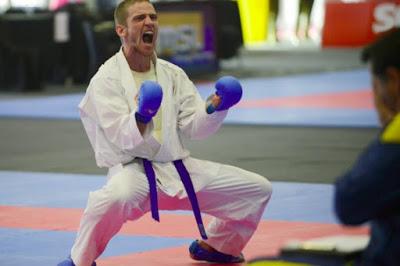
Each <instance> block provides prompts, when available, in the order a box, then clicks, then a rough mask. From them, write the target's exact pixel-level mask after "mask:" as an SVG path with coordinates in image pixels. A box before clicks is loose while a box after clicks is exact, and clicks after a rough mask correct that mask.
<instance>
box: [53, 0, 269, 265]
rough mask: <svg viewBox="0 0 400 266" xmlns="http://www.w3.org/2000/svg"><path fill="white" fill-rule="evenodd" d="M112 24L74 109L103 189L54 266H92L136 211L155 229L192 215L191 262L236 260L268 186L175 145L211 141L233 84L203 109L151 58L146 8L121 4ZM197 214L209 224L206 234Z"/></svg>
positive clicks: (177, 73)
mask: <svg viewBox="0 0 400 266" xmlns="http://www.w3.org/2000/svg"><path fill="white" fill-rule="evenodd" d="M115 22H116V32H117V34H118V36H119V37H120V38H121V41H122V48H121V50H120V51H119V52H118V53H116V54H115V55H114V56H113V57H111V58H110V59H109V60H108V61H106V62H105V64H104V65H103V66H101V67H100V69H99V71H98V72H97V73H96V75H95V76H94V77H93V78H92V80H91V82H90V84H89V87H88V89H87V92H86V95H85V97H84V98H83V100H82V101H81V103H80V105H79V109H80V114H81V119H82V122H83V125H84V127H85V130H86V133H87V135H88V137H89V140H90V143H91V145H92V147H93V150H94V152H95V157H96V162H97V165H98V166H99V167H107V168H108V169H109V170H108V180H107V183H106V184H105V186H104V187H103V188H101V189H100V190H97V191H94V192H91V193H90V195H89V200H88V203H87V207H86V210H85V212H84V214H83V217H82V220H81V224H80V228H79V232H78V235H77V238H76V240H75V243H74V245H73V247H72V249H71V254H70V257H69V258H68V259H66V260H65V261H63V262H61V263H60V264H59V265H60V266H66V265H69V266H71V265H77V266H90V265H95V264H96V263H95V260H96V259H97V258H98V257H99V256H100V255H101V254H102V252H103V251H104V249H105V248H106V246H107V243H108V242H109V241H110V240H111V238H112V237H113V236H114V235H116V234H117V233H118V232H119V230H120V229H121V227H122V225H123V224H124V223H125V222H126V221H128V220H132V221H133V220H136V219H139V218H140V217H141V216H142V215H144V214H145V213H146V212H151V215H152V217H153V218H154V219H155V220H160V216H159V213H158V210H159V209H161V210H192V211H193V213H194V218H195V219H194V221H196V223H197V227H198V230H199V234H200V236H201V238H202V239H201V240H197V241H194V242H193V243H192V245H191V246H190V248H189V252H190V256H191V257H192V258H193V259H195V260H204V261H213V262H219V263H232V262H241V261H244V258H243V255H242V253H241V251H242V250H243V248H244V247H245V245H246V244H247V242H248V241H249V240H250V238H251V236H252V235H253V233H254V231H255V230H256V228H257V225H258V223H259V221H260V218H261V216H262V214H263V211H264V209H265V207H266V204H267V202H268V200H269V198H270V196H271V184H270V183H269V182H268V180H267V179H266V178H264V177H262V176H260V175H258V174H255V173H252V172H249V171H245V170H243V169H240V168H237V167H234V166H229V165H223V164H219V163H215V162H210V161H204V160H199V159H195V158H193V157H191V156H190V153H189V151H188V150H187V149H186V148H185V147H184V145H183V143H182V141H181V139H182V138H184V137H186V138H189V139H201V138H205V137H207V136H209V135H212V134H213V133H215V132H216V131H217V130H218V129H219V127H220V126H221V124H222V122H223V120H224V118H225V117H226V115H227V112H228V110H229V108H230V107H232V106H233V105H235V104H236V103H237V102H238V101H239V100H240V98H241V96H242V87H241V85H240V83H239V82H238V81H237V80H236V79H235V78H233V77H223V78H221V79H219V80H218V81H217V83H216V84H215V88H216V92H215V93H214V94H212V95H211V96H210V97H209V98H208V100H207V101H206V102H205V101H203V100H202V99H201V97H200V96H199V94H198V92H197V89H196V88H195V86H194V85H193V83H192V82H191V81H190V80H189V79H188V77H187V75H186V74H185V73H184V72H183V70H182V69H180V68H179V67H177V66H175V65H173V64H171V63H168V62H166V61H164V60H161V59H158V58H157V57H156V54H155V52H154V48H155V42H156V39H157V31H158V22H157V13H156V11H155V9H154V7H153V5H152V4H151V3H150V2H149V1H146V0H124V1H122V2H121V3H120V4H119V5H118V6H117V8H116V10H115ZM200 211H201V212H203V213H207V214H209V215H211V216H212V217H213V219H212V221H211V222H210V224H208V226H207V228H205V226H204V225H203V221H202V217H201V212H200ZM161 219H162V217H161ZM196 223H194V226H196Z"/></svg>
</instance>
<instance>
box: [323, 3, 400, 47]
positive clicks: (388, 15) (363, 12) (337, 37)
mask: <svg viewBox="0 0 400 266" xmlns="http://www.w3.org/2000/svg"><path fill="white" fill-rule="evenodd" d="M394 27H400V0H327V1H326V9H325V25H324V30H323V35H322V46H323V47H359V46H364V45H366V44H368V43H370V42H371V41H373V40H374V39H375V38H376V37H377V36H378V35H379V34H380V33H381V32H384V31H387V30H389V29H391V28H394Z"/></svg>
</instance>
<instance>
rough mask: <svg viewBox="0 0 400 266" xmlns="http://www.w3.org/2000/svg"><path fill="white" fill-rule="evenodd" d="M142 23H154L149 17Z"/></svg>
mask: <svg viewBox="0 0 400 266" xmlns="http://www.w3.org/2000/svg"><path fill="white" fill-rule="evenodd" d="M144 23H145V24H153V23H154V22H153V20H152V19H151V17H150V16H146V18H145V20H144Z"/></svg>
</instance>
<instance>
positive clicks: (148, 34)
mask: <svg viewBox="0 0 400 266" xmlns="http://www.w3.org/2000/svg"><path fill="white" fill-rule="evenodd" d="M127 13H128V16H127V19H126V25H118V26H117V33H118V35H119V36H120V37H121V38H122V40H123V43H124V46H125V48H127V49H129V50H131V51H132V52H134V53H139V54H141V55H143V56H151V55H152V54H153V53H154V49H155V46H156V40H157V33H158V21H157V13H156V11H155V9H154V7H153V5H152V4H150V3H149V2H137V3H134V4H133V5H131V6H129V7H128V9H127Z"/></svg>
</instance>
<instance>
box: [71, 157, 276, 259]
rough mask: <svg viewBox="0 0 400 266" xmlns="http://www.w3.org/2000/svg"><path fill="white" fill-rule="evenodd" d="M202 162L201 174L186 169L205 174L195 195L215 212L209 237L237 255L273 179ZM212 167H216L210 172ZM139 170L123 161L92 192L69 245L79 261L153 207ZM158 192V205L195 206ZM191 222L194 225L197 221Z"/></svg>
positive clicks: (171, 207) (96, 253)
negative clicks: (116, 169)
mask: <svg viewBox="0 0 400 266" xmlns="http://www.w3.org/2000/svg"><path fill="white" fill-rule="evenodd" d="M198 161H200V160H198ZM200 162H201V161H200ZM204 166H205V167H204V168H203V169H202V171H201V176H198V173H196V171H197V170H198V169H195V171H194V172H192V171H191V169H190V168H188V171H189V173H190V175H191V177H192V180H193V179H194V178H202V184H203V185H202V187H201V189H198V188H197V189H196V190H198V191H197V193H196V195H197V199H198V202H199V205H200V209H201V212H202V213H207V214H209V215H211V216H213V219H212V220H211V222H210V223H209V224H208V226H207V230H206V231H207V236H208V240H206V241H205V242H206V243H208V244H209V245H210V246H212V247H214V248H215V249H216V250H218V251H220V252H223V253H227V254H231V255H235V256H237V255H239V254H240V252H241V251H242V250H243V248H244V247H245V245H246V244H247V242H248V241H249V240H250V238H251V236H252V235H253V233H254V232H255V230H256V228H257V225H258V223H259V221H260V219H261V216H262V214H263V212H264V209H265V207H266V205H267V203H268V200H269V199H270V197H271V193H272V187H271V184H270V182H269V181H268V180H267V179H266V178H264V177H262V176H260V175H258V174H255V173H252V172H249V171H246V170H243V169H240V168H237V167H233V166H229V165H223V164H218V163H213V162H207V163H206V164H205V165H204ZM212 168H214V169H218V170H217V171H210V170H209V169H212ZM138 169H139V168H138V164H137V163H136V164H129V165H126V166H124V167H123V169H122V170H121V171H119V172H118V173H116V174H115V175H113V176H111V177H109V180H108V182H107V183H106V185H105V186H104V187H103V188H101V189H99V190H97V191H94V192H91V193H90V194H89V199H88V203H87V207H86V209H85V211H84V213H83V217H82V219H81V224H80V228H79V232H78V235H77V238H76V240H75V243H74V245H73V247H72V250H71V257H72V260H73V261H74V263H75V264H76V265H77V266H90V265H91V264H92V262H93V261H95V260H96V259H97V258H98V257H99V256H100V255H101V254H102V253H103V251H104V249H105V248H106V246H107V244H108V242H109V241H110V240H111V238H112V237H113V236H114V235H116V234H117V233H118V232H119V230H120V229H121V227H122V225H123V224H124V223H125V222H126V221H128V220H132V221H133V220H136V219H139V218H140V217H141V216H142V215H144V214H145V213H147V212H149V211H150V195H149V185H148V181H147V177H146V176H145V174H144V173H143V172H141V171H138ZM155 170H156V175H157V169H155ZM193 181H195V180H193ZM194 183H195V182H194ZM182 187H183V186H182ZM195 188H196V185H195ZM157 193H158V204H159V209H160V210H190V211H191V210H192V207H191V204H190V201H189V199H188V198H187V197H186V196H183V197H182V196H179V195H175V196H170V195H168V194H167V193H165V192H164V191H163V190H162V189H160V188H158V190H157ZM160 216H161V217H160V218H161V221H162V214H161V215H160ZM193 220H194V219H193ZM193 226H194V227H196V223H195V222H194V223H193Z"/></svg>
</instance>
